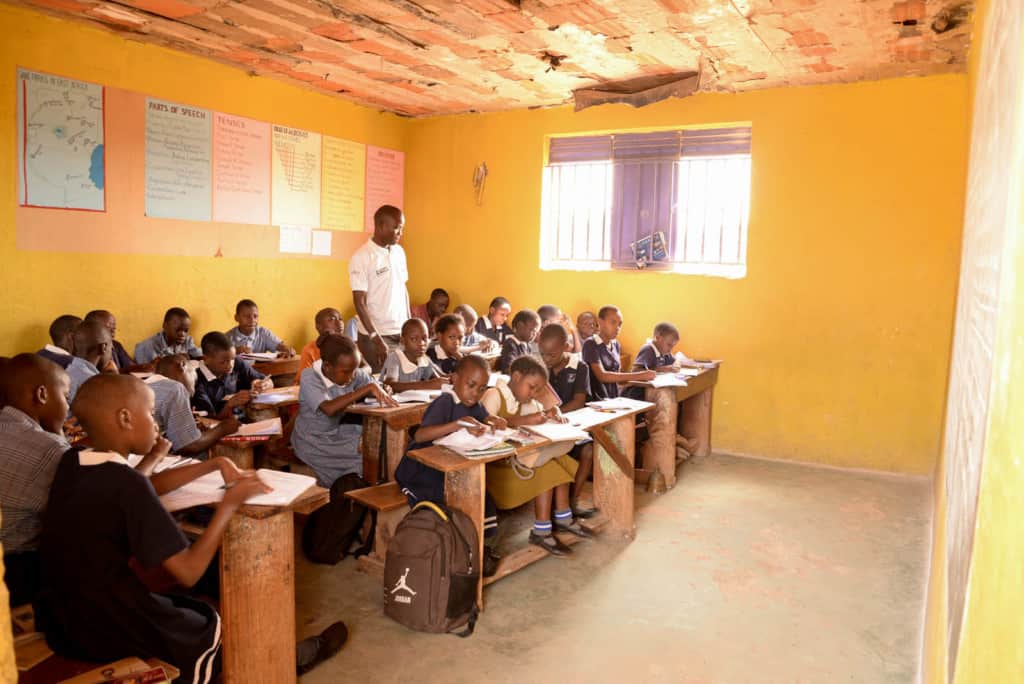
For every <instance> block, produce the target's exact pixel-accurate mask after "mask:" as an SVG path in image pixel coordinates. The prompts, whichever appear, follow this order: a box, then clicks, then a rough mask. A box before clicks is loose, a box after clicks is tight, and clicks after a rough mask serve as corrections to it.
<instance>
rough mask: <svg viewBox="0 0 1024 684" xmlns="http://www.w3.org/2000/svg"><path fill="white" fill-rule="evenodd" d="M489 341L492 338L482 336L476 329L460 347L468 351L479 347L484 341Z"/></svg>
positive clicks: (465, 338) (471, 331)
mask: <svg viewBox="0 0 1024 684" xmlns="http://www.w3.org/2000/svg"><path fill="white" fill-rule="evenodd" d="M477 321H479V319H477ZM489 339H491V338H489V337H486V336H484V335H481V334H480V333H478V332H477V331H476V330H475V329H474V330H470V331H469V333H468V334H467V335H466V336H465V337H463V338H462V342H461V343H460V346H461V347H462V348H463V349H467V348H469V347H476V346H477V345H479V344H480V343H481V342H483V341H484V340H489Z"/></svg>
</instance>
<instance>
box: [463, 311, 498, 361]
mask: <svg viewBox="0 0 1024 684" xmlns="http://www.w3.org/2000/svg"><path fill="white" fill-rule="evenodd" d="M455 313H456V314H458V315H459V316H461V317H462V322H463V323H465V325H466V335H465V336H464V337H463V338H462V343H461V348H462V353H463V354H472V353H473V352H490V351H493V350H495V349H496V348H497V347H498V343H497V342H495V341H494V340H492V339H491V338H489V337H484V336H483V335H481V334H480V333H478V332H477V331H476V322H477V321H478V320H479V316H477V315H476V309H474V308H473V307H471V306H470V305H469V304H459V305H458V306H457V307H455Z"/></svg>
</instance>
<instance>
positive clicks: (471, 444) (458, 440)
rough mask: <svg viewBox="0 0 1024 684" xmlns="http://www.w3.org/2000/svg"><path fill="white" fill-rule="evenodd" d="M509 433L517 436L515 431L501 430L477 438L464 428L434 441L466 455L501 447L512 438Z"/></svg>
mask: <svg viewBox="0 0 1024 684" xmlns="http://www.w3.org/2000/svg"><path fill="white" fill-rule="evenodd" d="M509 432H511V433H512V434H515V430H511V431H508V430H499V431H497V432H493V433H492V432H485V433H484V434H482V435H480V436H479V437H475V436H473V435H472V434H471V433H470V432H469V430H467V429H465V428H463V429H461V430H458V431H456V432H453V433H451V434H449V435H445V436H444V437H442V438H441V439H437V440H434V444H436V445H438V446H443V447H446V448H448V449H451V450H452V451H455V452H457V453H460V454H466V453H469V452H473V451H484V450H486V449H491V448H494V447H496V446H498V445H500V444H501V443H502V442H504V441H505V440H506V439H507V438H509V437H510V436H512V435H511V434H509Z"/></svg>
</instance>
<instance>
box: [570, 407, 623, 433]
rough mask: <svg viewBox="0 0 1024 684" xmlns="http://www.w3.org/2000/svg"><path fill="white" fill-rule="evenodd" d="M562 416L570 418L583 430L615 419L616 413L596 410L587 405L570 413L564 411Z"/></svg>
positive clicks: (572, 423)
mask: <svg viewBox="0 0 1024 684" xmlns="http://www.w3.org/2000/svg"><path fill="white" fill-rule="evenodd" d="M562 416H563V417H564V418H566V419H568V421H569V423H570V424H571V425H575V426H576V427H578V428H581V429H583V430H586V429H588V428H591V427H593V426H595V425H600V424H601V423H607V422H609V421H611V420H614V419H615V415H614V414H611V413H604V412H602V411H595V410H594V409H592V408H588V407H586V406H584V407H583V408H581V409H577V410H575V411H570V412H569V413H563V414H562Z"/></svg>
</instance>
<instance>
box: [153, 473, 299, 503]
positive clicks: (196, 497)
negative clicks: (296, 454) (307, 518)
mask: <svg viewBox="0 0 1024 684" xmlns="http://www.w3.org/2000/svg"><path fill="white" fill-rule="evenodd" d="M256 474H257V475H258V476H259V478H260V479H261V480H263V482H265V483H266V484H268V485H269V486H271V487H272V488H273V491H271V492H268V493H266V494H258V495H256V496H254V497H252V498H251V499H249V500H247V501H246V502H245V504H246V505H247V506H287V505H289V504H290V503H292V502H293V501H295V499H297V498H299V496H301V495H302V494H303V493H305V491H306V490H307V489H309V488H310V487H312V486H313V485H315V484H316V479H314V478H312V477H309V476H308V475H299V474H298V473H284V472H281V471H279V470H267V469H265V468H261V469H260V470H257V471H256ZM223 487H224V478H223V477H221V474H220V471H214V472H212V473H207V474H206V475H203V476H202V477H199V478H196V479H195V480H192V481H191V482H189V483H188V484H187V485H185V486H183V487H179V488H178V489H175V490H174V491H171V492H168V493H166V494H164V495H163V496H161V497H160V503H162V504H163V505H164V508H166V509H167V510H168V511H170V512H171V513H173V512H174V511H180V510H182V509H184V508H192V507H193V506H203V505H206V504H212V503H217V502H219V501H222V500H223V499H224V493H225V491H226V490H225V489H223Z"/></svg>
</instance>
